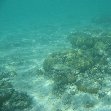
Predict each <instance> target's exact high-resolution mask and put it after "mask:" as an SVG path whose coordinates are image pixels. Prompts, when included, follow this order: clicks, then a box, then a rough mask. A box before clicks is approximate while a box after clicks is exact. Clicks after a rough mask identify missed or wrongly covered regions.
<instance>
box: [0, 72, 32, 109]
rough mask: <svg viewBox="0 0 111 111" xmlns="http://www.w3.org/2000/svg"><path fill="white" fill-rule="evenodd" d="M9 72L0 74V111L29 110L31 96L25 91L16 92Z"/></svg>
mask: <svg viewBox="0 0 111 111" xmlns="http://www.w3.org/2000/svg"><path fill="white" fill-rule="evenodd" d="M10 76H11V74H9V73H5V72H4V73H1V74H0V111H21V110H22V111H24V110H29V109H30V108H31V105H32V98H31V97H30V96H29V95H27V94H26V93H25V92H18V91H16V90H15V89H14V88H13V84H12V83H11V81H10V79H11V77H10Z"/></svg>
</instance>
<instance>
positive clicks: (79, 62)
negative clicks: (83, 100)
mask: <svg viewBox="0 0 111 111" xmlns="http://www.w3.org/2000/svg"><path fill="white" fill-rule="evenodd" d="M69 41H70V43H71V44H72V49H69V50H66V51H63V52H57V53H56V52H55V53H52V54H50V55H49V56H48V57H47V58H46V59H45V60H44V63H43V69H44V75H45V76H47V77H49V78H50V79H52V80H53V81H54V90H55V92H56V93H60V92H64V91H65V89H66V87H67V85H69V84H70V85H72V84H73V85H76V86H77V89H78V91H82V92H85V93H91V94H98V92H99V90H101V89H100V88H101V87H102V81H103V80H104V77H105V75H108V74H110V72H111V68H110V66H111V64H110V63H111V59H110V58H111V57H110V54H111V53H110V52H111V51H110V50H111V37H109V36H105V35H104V34H100V33H99V34H98V35H96V36H93V34H92V33H86V32H75V33H71V35H70V36H69Z"/></svg>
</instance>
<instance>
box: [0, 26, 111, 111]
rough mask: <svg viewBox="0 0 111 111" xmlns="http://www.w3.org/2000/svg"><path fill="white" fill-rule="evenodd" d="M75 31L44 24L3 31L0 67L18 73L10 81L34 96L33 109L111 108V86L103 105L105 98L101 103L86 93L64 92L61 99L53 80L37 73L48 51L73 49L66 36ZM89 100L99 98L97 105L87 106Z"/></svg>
mask: <svg viewBox="0 0 111 111" xmlns="http://www.w3.org/2000/svg"><path fill="white" fill-rule="evenodd" d="M75 30H76V27H74V26H71V27H70V25H68V26H67V25H45V26H27V28H26V27H21V26H19V27H17V28H13V27H12V29H10V30H8V29H7V30H4V31H1V32H0V68H1V70H2V71H3V70H4V71H6V72H7V71H8V72H15V73H16V75H15V76H14V78H13V79H12V80H11V83H12V84H13V87H14V89H16V90H17V91H23V92H26V93H27V94H28V95H29V96H31V97H32V98H33V107H32V109H31V111H111V88H109V89H110V91H109V93H108V94H109V98H106V99H108V100H106V101H107V103H104V105H103V100H100V102H98V101H99V100H98V98H97V97H96V95H94V94H93V95H91V94H87V93H83V92H79V93H78V94H76V95H75V96H71V95H69V94H68V92H65V93H64V94H63V95H62V97H60V98H58V97H56V96H55V95H53V93H52V87H53V80H50V79H47V78H45V77H44V76H42V75H39V74H38V73H37V71H38V69H43V61H44V60H45V58H46V57H47V56H48V55H49V54H51V53H53V52H58V51H64V50H66V49H69V48H71V45H70V43H69V42H68V41H67V35H68V34H70V33H71V32H73V31H75ZM109 81H110V79H109ZM109 83H110V82H108V84H109ZM109 87H111V84H109ZM72 88H73V87H72ZM71 98H72V99H73V100H72V101H73V102H72V103H71V104H70V100H69V99H71ZM81 98H82V99H81ZM88 99H91V100H92V101H96V103H97V105H95V106H94V107H90V108H84V102H86V101H85V100H87V101H89V100H88ZM15 111H16V110H15Z"/></svg>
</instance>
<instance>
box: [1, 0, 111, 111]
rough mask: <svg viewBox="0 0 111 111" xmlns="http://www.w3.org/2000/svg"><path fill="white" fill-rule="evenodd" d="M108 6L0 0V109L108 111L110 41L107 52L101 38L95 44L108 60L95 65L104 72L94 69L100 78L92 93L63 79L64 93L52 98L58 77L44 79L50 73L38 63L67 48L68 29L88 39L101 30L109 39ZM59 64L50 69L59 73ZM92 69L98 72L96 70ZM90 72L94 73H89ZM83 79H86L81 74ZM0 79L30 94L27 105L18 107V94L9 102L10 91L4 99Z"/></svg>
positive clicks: (92, 1)
mask: <svg viewBox="0 0 111 111" xmlns="http://www.w3.org/2000/svg"><path fill="white" fill-rule="evenodd" d="M110 6H111V1H110V0H1V1H0V93H1V94H0V111H111V83H110V82H111V79H110V74H109V73H110V67H111V58H110V53H109V52H110V50H109V49H110V45H109V48H107V49H108V51H109V52H108V53H107V51H106V49H105V48H104V47H105V46H107V44H108V42H105V43H106V44H105V45H104V44H102V43H101V44H102V45H103V46H101V44H100V46H99V45H97V46H98V47H99V48H100V49H99V48H98V49H97V50H99V51H100V53H102V54H103V55H105V57H106V59H107V61H108V64H107V65H104V66H100V67H108V68H109V69H108V71H109V72H108V74H107V73H105V72H104V71H103V72H101V73H100V72H98V74H99V75H101V74H103V75H104V76H105V78H104V80H103V81H102V83H101V84H102V85H101V88H100V86H97V88H98V87H99V91H98V92H97V93H96V94H95V93H90V92H91V91H89V90H86V91H84V89H82V88H81V89H79V88H77V84H76V83H75V82H73V83H71V84H68V83H63V84H64V85H65V91H64V92H63V93H62V94H61V96H58V95H56V94H55V93H58V92H54V93H53V90H54V88H53V87H54V85H55V84H56V81H59V78H58V79H57V80H56V81H55V80H54V79H53V78H51V77H47V76H46V75H47V73H48V74H52V72H51V71H46V70H45V69H44V61H45V60H46V59H47V58H48V57H49V55H50V54H52V53H58V52H64V51H67V50H72V49H73V48H72V45H73V44H72V45H71V43H70V42H69V40H68V36H70V34H71V33H74V32H78V31H80V32H83V35H81V33H79V34H80V35H79V37H82V36H85V35H84V33H85V34H86V33H87V34H89V35H90V36H93V37H99V36H100V35H102V34H103V35H102V36H105V37H107V36H108V37H111V8H110ZM106 39H107V38H106ZM108 39H109V38H108ZM110 40H111V38H110ZM86 44H87V43H86ZM97 44H98V43H97ZM83 47H84V46H83ZM101 48H102V49H101ZM103 49H104V50H105V51H106V52H104V53H105V54H104V53H103V52H102V51H103ZM74 50H75V49H74ZM77 50H78V48H77ZM80 50H81V49H80ZM101 50H102V51H101ZM80 53H81V52H80ZM68 54H69V53H68ZM61 55H62V54H61ZM64 55H65V54H63V56H62V57H64ZM69 55H70V54H69ZM69 55H67V56H68V57H69ZM106 55H107V56H106ZM65 56H66V55H65ZM60 57H61V56H60ZM88 57H89V56H88ZM100 57H101V56H100ZM49 59H50V57H49ZM102 59H103V58H102ZM102 59H100V61H101V60H102ZM51 60H52V59H51ZM100 61H99V62H100ZM52 62H53V60H52ZM52 62H51V63H52ZM99 62H98V64H99ZM80 63H82V61H81V62H80ZM54 64H56V63H54ZM61 64H62V63H57V64H56V65H55V66H54V68H55V69H54V70H63V72H65V70H66V69H67V67H66V66H67V65H66V64H65V65H66V66H64V63H63V64H62V65H61ZM47 66H49V65H48V64H47ZM63 66H64V67H63ZM48 68H49V67H48ZM59 68H60V69H59ZM49 69H50V68H49ZM73 69H74V67H73ZM97 70H98V71H99V68H98V69H97ZM71 71H73V70H72V69H71ZM41 73H42V74H41ZM53 73H55V74H56V72H53ZM86 73H88V72H87V71H86ZM57 74H59V73H58V72H57ZM60 74H61V73H60ZM94 74H95V72H94V73H93V74H92V75H94ZM2 76H3V78H2ZM63 76H64V75H63ZM79 76H81V74H80V75H78V77H79ZM91 77H92V76H90V78H91ZM80 79H81V80H82V79H84V78H80ZM100 79H102V78H100ZM85 80H86V81H90V79H89V78H87V77H86V78H85ZM91 80H92V79H91ZM2 82H4V83H7V82H9V83H11V85H12V87H11V88H12V89H14V90H15V91H18V92H20V93H26V94H27V95H28V97H31V101H32V103H30V104H31V108H28V107H29V105H28V106H27V107H25V108H24V106H25V105H26V103H25V102H24V101H25V100H24V101H22V102H21V101H19V99H20V97H18V99H17V100H15V101H14V102H12V101H11V99H12V100H13V98H14V97H13V94H14V93H13V92H11V97H12V98H9V97H8V96H7V95H8V94H6V93H5V92H8V90H9V89H10V86H7V85H4V84H2ZM62 82H63V81H62ZM68 82H69V81H68ZM76 82H78V80H76ZM69 83H70V82H69ZM86 84H88V83H87V82H86ZM89 84H90V82H89ZM95 84H96V83H94V87H95ZM59 85H60V84H59ZM86 86H87V85H86ZM92 86H93V85H92ZM92 86H91V87H92ZM7 87H8V89H7ZM87 87H89V86H87ZM4 90H6V91H4ZM71 92H72V93H71ZM2 93H3V94H2ZM9 93H10V92H9ZM4 95H5V96H4ZM99 96H101V97H99ZM23 97H24V95H23ZM25 97H26V96H25ZM28 97H27V98H28ZM21 98H22V96H21ZM27 101H29V100H27ZM18 104H20V105H18ZM21 104H24V106H21ZM14 105H15V106H14ZM5 107H6V109H5V110H4V108H5Z"/></svg>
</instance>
